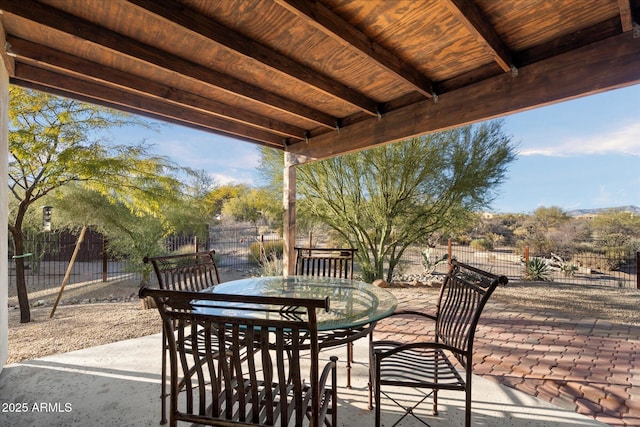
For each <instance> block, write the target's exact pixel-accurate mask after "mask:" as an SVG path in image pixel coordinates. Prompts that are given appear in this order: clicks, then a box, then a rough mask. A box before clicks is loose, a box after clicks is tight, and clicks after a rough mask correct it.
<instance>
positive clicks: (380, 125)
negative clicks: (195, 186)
mask: <svg viewBox="0 0 640 427" xmlns="http://www.w3.org/2000/svg"><path fill="white" fill-rule="evenodd" d="M639 20H640V0H585V1H583V0H554V1H550V0H500V1H495V0H429V1H427V0H424V1H418V0H408V1H396V0H316V1H305V0H219V1H210V0H128V1H127V0H109V1H107V0H93V1H79V0H42V1H35V0H19V1H17V0H0V34H2V35H3V37H4V39H5V43H2V47H0V54H2V55H3V57H4V60H5V63H6V64H7V67H8V69H9V75H10V78H11V83H13V84H16V85H21V86H25V87H31V88H35V89H40V90H44V91H48V92H53V93H56V94H60V95H64V96H69V97H73V98H78V99H81V100H85V101H90V102H93V103H96V104H102V105H107V106H110V107H114V108H117V109H121V110H126V111H130V112H133V113H136V114H142V115H145V116H149V117H154V118H157V119H161V120H165V121H169V122H173V123H179V124H182V125H186V126H191V127H195V128H199V129H203V130H207V131H211V132H214V133H218V134H222V135H227V136H230V137H233V138H235V139H237V140H244V141H250V142H253V143H257V144H263V145H267V146H270V147H275V148H279V149H282V150H286V151H289V152H291V153H293V154H295V155H297V156H295V157H296V158H298V159H299V161H301V162H304V161H307V160H313V159H320V158H326V157H330V156H335V155H339V154H342V153H346V152H352V151H357V150H361V149H364V148H368V147H371V146H375V145H379V144H384V143H388V142H392V141H397V140H400V139H403V138H407V137H411V136H416V135H421V134H425V133H428V132H432V131H437V130H441V129H446V128H450V127H454V126H458V125H462V124H468V123H471V122H475V121H480V120H484V119H488V118H492V117H497V116H500V115H504V114H508V113H510V112H515V111H520V110H524V109H528V108H533V107H535V106H539V105H543V104H547V103H552V102H558V101H561V100H565V99H570V98H574V97H578V96H582V95H586V94H590V93H596V92H600V91H605V90H609V89H612V88H617V87H622V86H627V85H631V84H635V83H638V82H639V81H640V28H639V26H638V24H637V22H638V21H639ZM230 143H234V142H233V141H231V142H230Z"/></svg>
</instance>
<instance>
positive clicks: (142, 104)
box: [16, 61, 283, 144]
mask: <svg viewBox="0 0 640 427" xmlns="http://www.w3.org/2000/svg"><path fill="white" fill-rule="evenodd" d="M16 78H18V79H21V80H25V81H29V82H33V83H37V84H40V85H42V86H45V87H50V88H66V89H65V90H67V91H69V92H71V93H76V94H80V95H84V96H87V97H90V98H94V99H99V100H103V101H107V102H111V103H113V104H115V105H122V106H127V107H130V108H134V109H136V110H138V111H146V112H150V113H154V114H157V115H159V116H163V117H173V118H177V119H179V120H181V121H184V122H189V123H194V124H198V125H201V126H204V127H208V128H209V129H216V130H222V131H225V132H227V133H229V134H232V135H239V136H243V137H245V138H249V139H252V140H256V141H262V142H266V143H271V144H281V143H282V141H283V138H282V137H280V136H278V135H275V134H273V133H269V132H265V131H262V130H259V129H256V128H253V127H249V126H244V125H241V124H239V123H236V122H232V121H230V120H225V119H221V118H218V117H213V116H211V115H209V114H204V113H201V112H198V111H193V110H186V109H184V108H182V107H179V106H175V105H172V104H167V103H165V102H162V101H158V100H155V99H151V98H148V97H145V96H142V95H139V94H135V93H132V92H128V91H125V90H122V89H117V88H114V87H110V86H103V85H100V84H99V83H95V82H89V81H86V80H82V79H78V78H76V77H74V76H67V75H63V74H60V73H56V72H53V71H50V70H45V69H43V68H38V67H34V66H32V65H29V64H24V63H21V62H19V61H18V62H17V63H16ZM68 88H73V90H70V89H68Z"/></svg>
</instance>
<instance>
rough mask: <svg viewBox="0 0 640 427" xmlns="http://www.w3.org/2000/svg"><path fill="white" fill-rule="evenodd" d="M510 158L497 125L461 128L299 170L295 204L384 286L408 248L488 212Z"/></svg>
mask: <svg viewBox="0 0 640 427" xmlns="http://www.w3.org/2000/svg"><path fill="white" fill-rule="evenodd" d="M514 158H515V153H514V148H513V147H512V146H511V144H510V137H508V136H506V135H505V134H504V132H503V131H502V122H501V121H492V122H486V123H482V124H479V125H473V126H466V127H462V128H458V129H453V130H449V131H444V132H440V133H436V134H431V135H426V136H422V137H419V138H413V139H410V140H406V141H400V142H397V143H394V144H389V145H385V146H381V147H377V148H373V149H370V150H366V151H362V152H359V153H354V154H348V155H344V156H339V157H336V158H333V159H329V160H324V161H320V162H316V163H310V164H306V165H303V166H300V167H299V168H298V181H297V188H298V199H299V201H298V204H299V207H300V210H306V211H308V212H311V213H312V214H313V215H314V216H315V217H316V218H318V219H319V220H321V221H322V222H324V223H325V224H327V225H329V226H330V227H331V228H333V229H334V230H335V231H336V232H338V234H340V235H341V236H342V238H343V239H344V240H345V241H346V242H348V243H349V244H351V245H352V246H354V247H355V248H357V249H358V252H357V257H358V262H359V264H360V267H361V269H362V273H363V277H364V279H365V280H367V281H372V280H374V279H378V278H381V279H382V278H386V280H391V278H392V276H393V272H394V269H395V267H396V266H397V264H398V262H399V261H400V259H401V258H402V254H403V253H404V251H405V250H406V249H407V248H408V247H409V246H411V245H413V244H416V243H425V242H426V241H428V239H429V237H430V236H431V235H432V234H433V233H435V232H443V231H448V230H450V229H454V228H457V227H462V226H464V225H465V224H466V223H467V222H468V221H469V220H470V219H471V217H472V215H471V214H472V213H473V212H475V211H478V210H481V209H483V208H486V207H488V206H489V204H490V202H491V201H492V200H493V199H494V198H495V196H496V195H497V188H498V186H499V184H500V183H501V182H502V181H503V180H504V178H505V175H506V171H507V166H508V164H509V163H510V162H512V161H513V160H514ZM263 159H264V157H263ZM263 169H265V168H263ZM272 169H273V168H272ZM385 267H386V276H385Z"/></svg>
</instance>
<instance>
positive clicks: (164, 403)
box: [160, 332, 167, 424]
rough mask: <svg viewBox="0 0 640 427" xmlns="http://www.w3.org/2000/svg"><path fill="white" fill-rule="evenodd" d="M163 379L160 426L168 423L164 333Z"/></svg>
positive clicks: (164, 341)
mask: <svg viewBox="0 0 640 427" xmlns="http://www.w3.org/2000/svg"><path fill="white" fill-rule="evenodd" d="M161 376H162V378H161V380H160V386H161V387H162V391H161V392H160V424H166V423H167V340H166V337H165V335H164V332H163V333H162V374H161Z"/></svg>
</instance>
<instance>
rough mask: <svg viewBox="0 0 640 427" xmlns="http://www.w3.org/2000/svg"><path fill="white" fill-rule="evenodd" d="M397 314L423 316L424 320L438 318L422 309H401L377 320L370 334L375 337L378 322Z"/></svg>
mask: <svg viewBox="0 0 640 427" xmlns="http://www.w3.org/2000/svg"><path fill="white" fill-rule="evenodd" d="M395 316H417V317H421V318H423V319H424V320H433V321H436V320H437V318H436V316H434V315H432V314H427V313H423V312H421V311H415V310H399V311H395V312H393V313H391V314H390V315H389V316H387V317H385V318H384V319H382V320H380V321H378V322H376V323H375V324H373V325H372V326H371V332H370V336H371V337H373V333H374V332H375V329H376V326H377V325H378V323H380V322H383V323H384V320H385V319H389V318H391V317H395Z"/></svg>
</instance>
